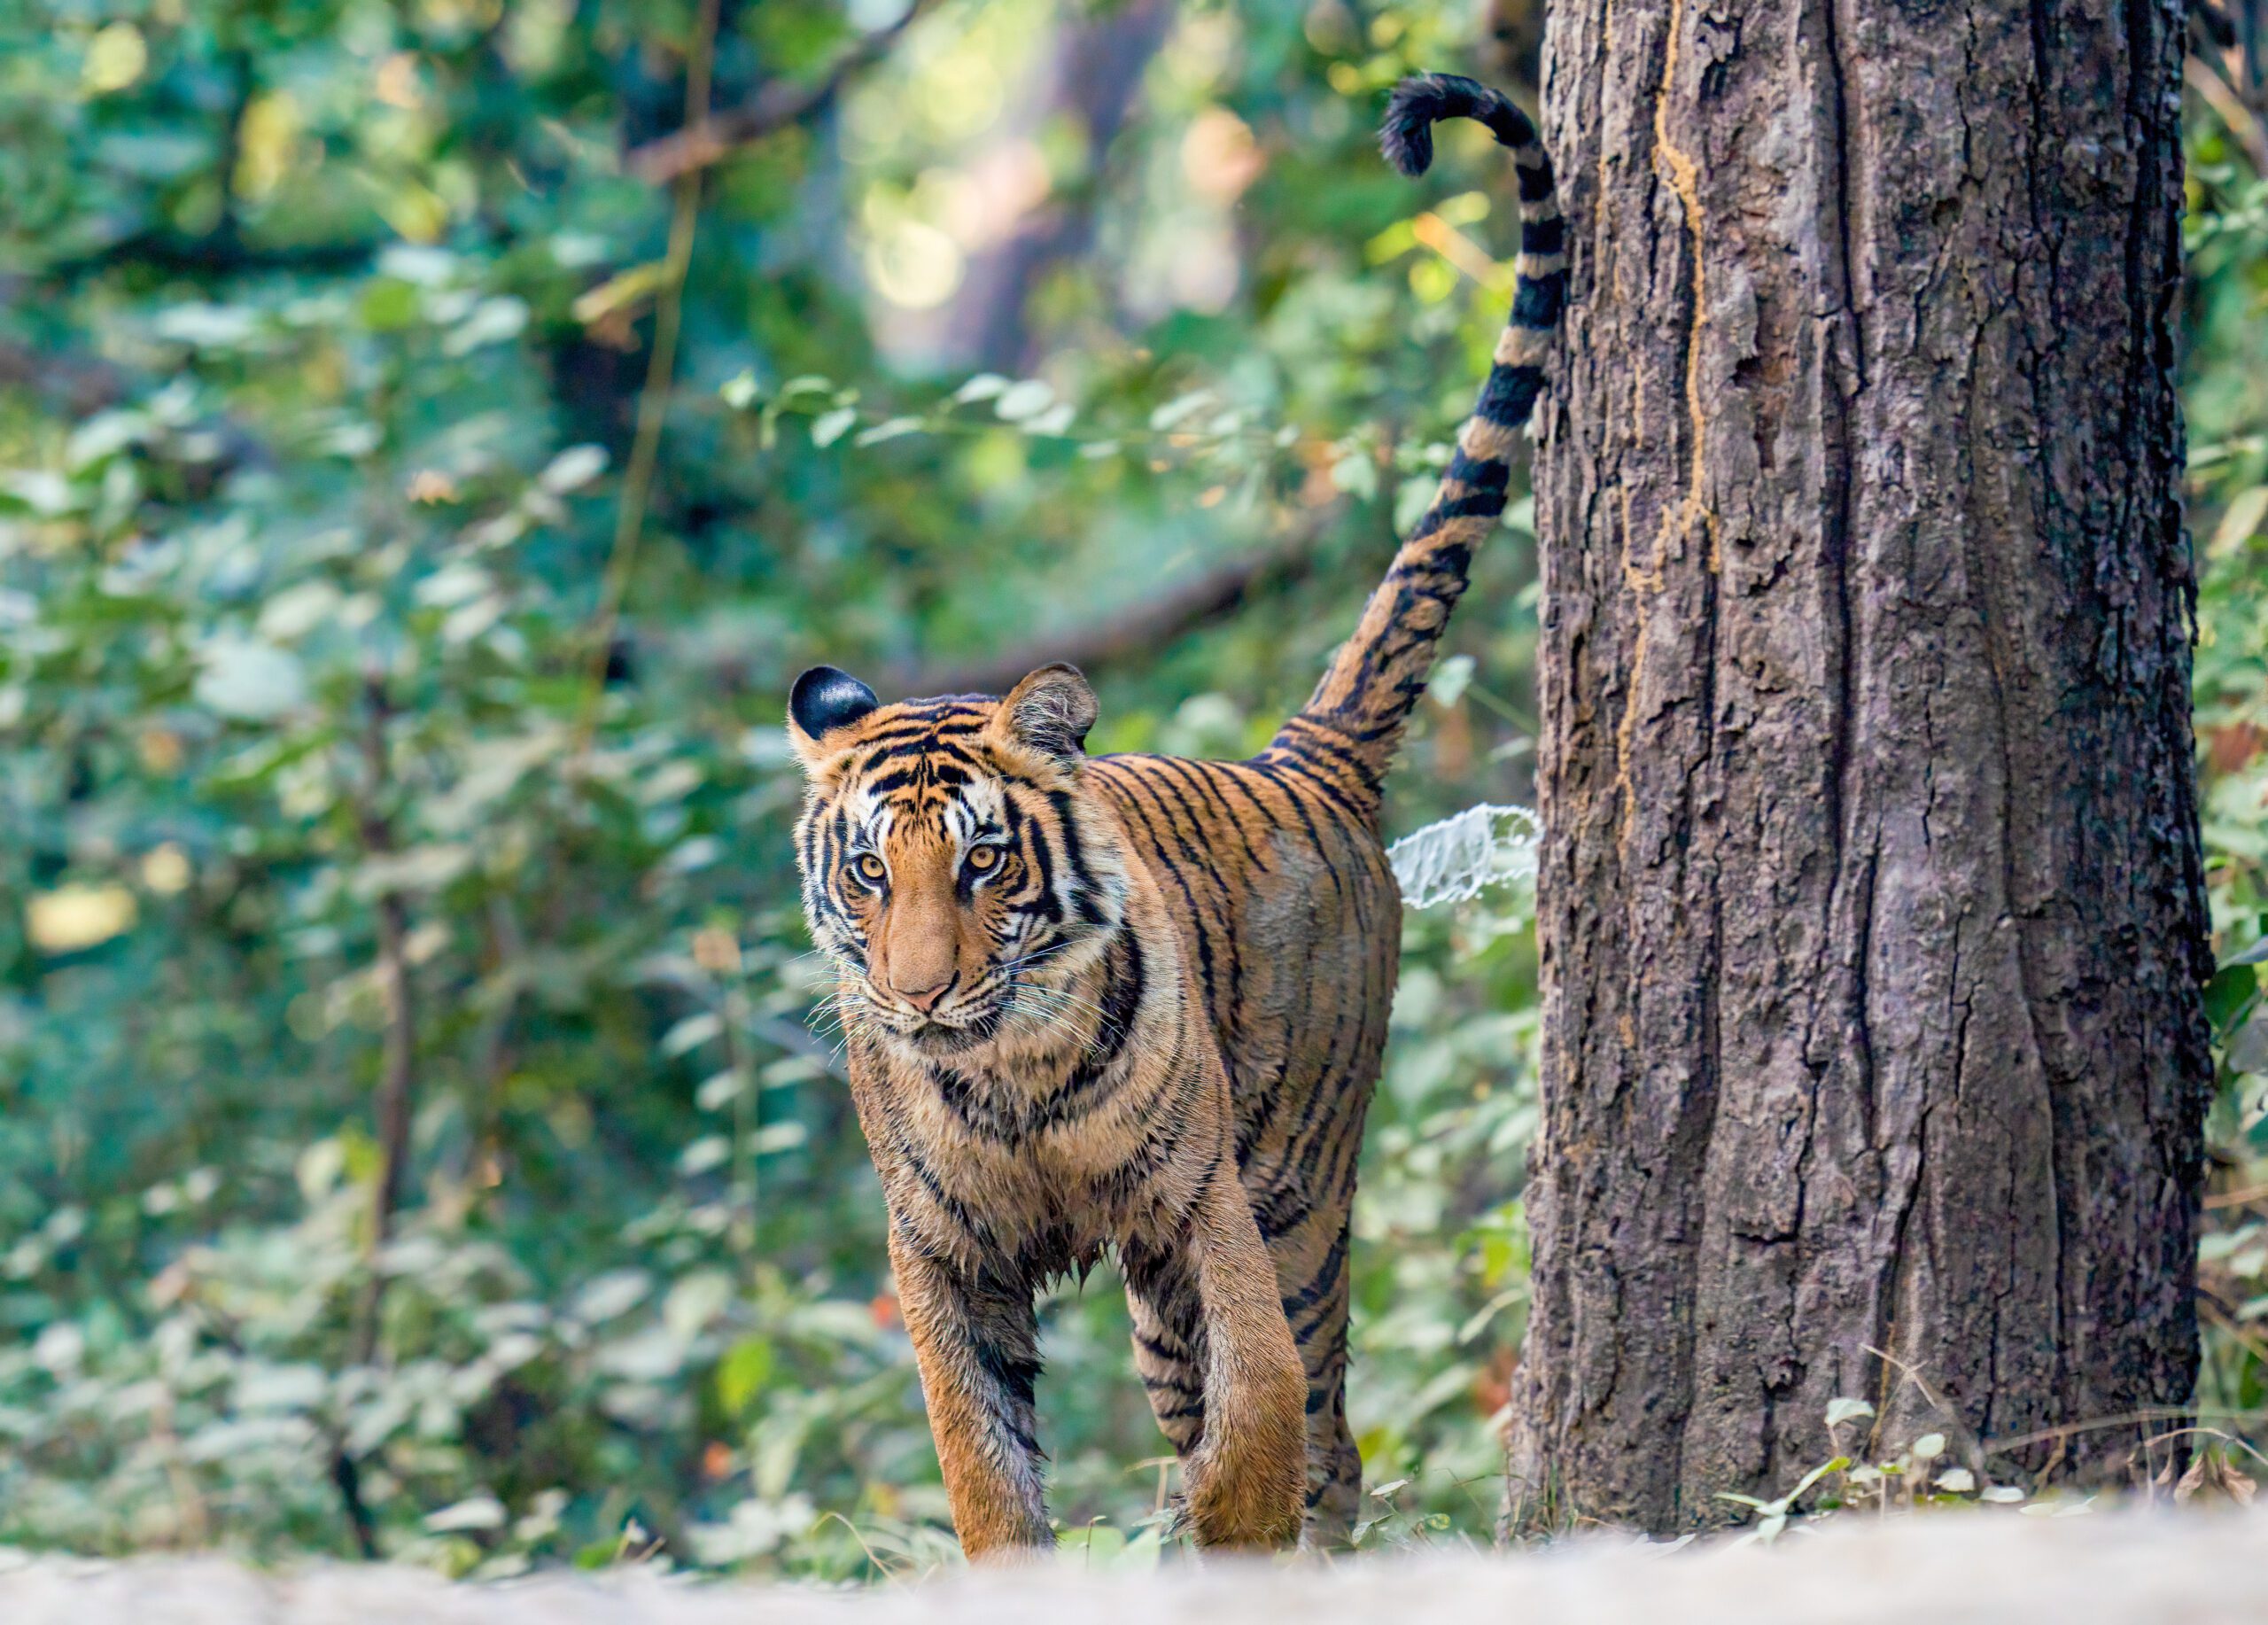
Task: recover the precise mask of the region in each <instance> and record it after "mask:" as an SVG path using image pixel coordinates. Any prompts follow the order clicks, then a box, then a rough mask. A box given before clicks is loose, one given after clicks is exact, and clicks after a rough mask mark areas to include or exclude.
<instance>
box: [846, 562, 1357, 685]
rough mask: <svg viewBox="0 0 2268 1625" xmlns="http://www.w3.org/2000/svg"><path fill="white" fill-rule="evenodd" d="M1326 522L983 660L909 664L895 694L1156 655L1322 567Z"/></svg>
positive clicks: (895, 681) (1008, 680)
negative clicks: (1320, 542) (1320, 539)
mask: <svg viewBox="0 0 2268 1625" xmlns="http://www.w3.org/2000/svg"><path fill="white" fill-rule="evenodd" d="M1321 529H1322V525H1321V524H1320V523H1317V524H1314V525H1302V526H1301V528H1300V530H1299V531H1298V532H1297V533H1294V534H1293V535H1292V536H1289V537H1286V538H1285V540H1282V541H1279V542H1278V543H1276V544H1275V545H1274V546H1272V547H1269V548H1262V550H1261V551H1259V552H1257V553H1254V555H1252V556H1250V557H1249V558H1242V559H1239V560H1237V561H1235V562H1234V563H1233V564H1223V565H1220V566H1218V567H1217V568H1216V569H1213V570H1208V571H1205V572H1204V573H1202V574H1200V575H1197V576H1193V577H1192V578H1191V579H1188V580H1186V581H1184V582H1180V583H1178V584H1177V585H1176V586H1174V587H1169V588H1168V589H1167V590H1166V591H1164V592H1162V593H1161V594H1159V595H1158V596H1156V597H1155V598H1153V599H1150V600H1148V601H1147V602H1146V603H1137V604H1132V605H1130V606H1129V607H1127V608H1126V609H1123V610H1119V611H1118V612H1116V613H1115V614H1113V615H1111V616H1109V617H1107V618H1105V619H1102V620H1099V621H1096V622H1094V623H1093V624H1092V625H1090V626H1081V627H1077V628H1075V629H1073V630H1071V631H1068V632H1065V633H1062V634H1058V635H1056V636H1054V637H1048V638H1038V639H1035V640H1034V641H1032V642H1030V643H1028V644H1025V645H1023V646H1021V647H1020V648H1016V649H1009V650H1006V652H1004V653H1002V654H999V655H997V656H993V657H990V658H986V659H981V660H971V661H967V662H962V663H958V664H956V663H953V662H950V661H944V662H938V663H936V664H935V665H923V666H911V665H909V666H901V667H898V668H897V669H896V670H894V671H892V672H890V673H888V674H887V681H888V684H889V688H890V691H891V692H893V693H900V694H908V695H930V694H1006V692H1007V691H1008V690H1009V689H1010V688H1013V687H1014V685H1015V683H1016V681H1017V680H1018V679H1020V678H1021V677H1022V676H1023V675H1024V674H1025V673H1028V672H1030V671H1033V670H1035V669H1037V667H1040V666H1043V665H1047V664H1049V663H1050V662H1051V661H1057V660H1061V661H1066V662H1068V663H1069V664H1070V665H1076V666H1078V667H1080V668H1081V669H1082V670H1086V671H1093V670H1097V669H1099V668H1101V667H1104V666H1107V665H1113V664H1115V663H1116V662H1118V661H1122V660H1127V659H1130V658H1132V657H1136V656H1138V655H1153V654H1154V653H1156V652H1157V650H1158V649H1159V648H1160V647H1161V645H1164V644H1167V643H1170V642H1172V641H1174V640H1175V639H1177V638H1179V637H1182V636H1184V635H1185V634H1189V633H1192V632H1194V631H1196V630H1197V629H1198V628H1199V627H1200V626H1208V625H1210V624H1211V623H1213V622H1215V621H1218V620H1222V619H1225V618H1227V617H1228V616H1230V615H1231V614H1233V613H1235V612H1236V611H1237V610H1239V609H1241V608H1242V607H1243V606H1244V604H1245V603H1246V602H1247V600H1248V599H1250V598H1251V597H1253V596H1254V595H1257V594H1258V593H1259V592H1261V591H1262V590H1263V589H1265V588H1269V587H1284V586H1287V585H1289V584H1290V583H1292V582H1293V581H1296V580H1299V579H1301V578H1303V577H1305V576H1308V575H1310V574H1312V573H1313V572H1314V570H1315V565H1316V560H1315V548H1314V542H1315V539H1316V536H1317V534H1318V533H1320V531H1321Z"/></svg>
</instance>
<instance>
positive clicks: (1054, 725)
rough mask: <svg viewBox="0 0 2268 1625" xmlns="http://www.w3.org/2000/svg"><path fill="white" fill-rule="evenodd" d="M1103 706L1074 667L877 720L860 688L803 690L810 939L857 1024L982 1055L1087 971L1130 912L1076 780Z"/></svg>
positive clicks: (905, 708)
mask: <svg viewBox="0 0 2268 1625" xmlns="http://www.w3.org/2000/svg"><path fill="white" fill-rule="evenodd" d="M1094 720H1095V696H1094V691H1093V690H1092V689H1091V688H1088V686H1087V680H1086V679H1085V678H1084V677H1082V676H1081V675H1080V674H1079V673H1078V671H1077V670H1076V668H1075V667H1072V666H1068V665H1049V666H1043V667H1042V668H1040V669H1039V670H1038V671H1037V672H1034V673H1032V674H1031V675H1030V676H1029V677H1027V678H1025V679H1024V680H1022V681H1021V682H1020V683H1018V684H1017V685H1016V687H1015V688H1014V691H1013V692H1012V693H1010V694H1009V695H1008V696H1007V697H1006V699H998V700H996V699H992V698H990V697H987V696H970V695H962V696H952V697H950V698H945V699H931V700H906V701H904V702H901V703H899V704H891V705H884V704H882V703H881V702H880V701H879V700H878V699H876V698H875V696H874V690H873V689H871V688H868V687H866V684H864V683H862V682H860V681H859V680H858V679H857V678H855V677H852V676H850V674H849V673H844V672H839V671H836V670H835V668H834V667H832V666H816V667H813V668H812V670H810V671H808V672H805V673H804V674H803V675H802V676H801V677H799V678H797V679H796V687H795V691H794V693H793V694H792V695H791V696H789V699H788V741H789V743H791V744H792V745H793V746H794V748H795V751H796V756H797V758H799V759H800V760H801V761H802V763H803V765H804V776H805V779H806V781H807V787H806V789H805V793H804V812H803V816H802V818H801V819H800V820H798V822H797V824H796V864H797V867H799V868H800V870H801V871H802V875H803V887H804V914H805V916H806V918H807V919H808V920H809V921H810V922H811V929H812V940H813V941H814V942H815V943H817V945H819V949H820V950H821V951H822V952H824V953H826V955H827V957H828V958H829V959H830V960H833V961H834V963H835V967H836V968H837V969H838V970H839V971H840V972H841V973H842V979H843V993H844V995H845V996H846V997H847V998H848V999H850V1001H851V1005H852V1008H851V1009H850V1011H849V1012H848V1014H849V1015H852V1016H854V1017H860V1018H863V1019H864V1020H865V1021H866V1022H867V1023H869V1024H870V1025H871V1027H873V1028H878V1029H880V1030H881V1031H882V1034H884V1035H887V1036H889V1037H891V1038H897V1039H898V1040H901V1041H903V1042H905V1043H906V1044H909V1045H911V1046H914V1047H916V1048H919V1049H922V1050H927V1051H933V1052H935V1051H947V1052H950V1051H957V1050H963V1049H967V1048H971V1047H973V1046H977V1045H980V1044H983V1043H986V1042H988V1041H989V1040H990V1039H991V1038H994V1037H995V1036H996V1035H997V1034H998V1033H999V1032H1000V1030H1002V1028H1003V1026H1004V1024H1005V1023H1006V1022H1007V1020H1008V1018H1009V1017H1010V1016H1011V1015H1014V1014H1015V1013H1016V1012H1017V1010H1018V1008H1019V1007H1020V1006H1025V1007H1030V1008H1032V1009H1035V1010H1038V1011H1041V1012H1043V1013H1044V1012H1045V1010H1046V1008H1047V1007H1048V994H1047V991H1046V990H1047V989H1049V988H1050V987H1059V988H1060V985H1061V983H1062V981H1063V979H1064V978H1065V977H1066V976H1069V975H1072V974H1075V973H1076V971H1077V970H1078V969H1079V968H1082V967H1084V965H1086V964H1090V963H1091V962H1092V959H1093V956H1094V955H1096V954H1098V953H1099V952H1100V951H1101V949H1102V948H1103V946H1104V945H1106V944H1107V941H1108V939H1109V937H1110V934H1111V933H1112V932H1114V931H1115V930H1116V929H1118V927H1119V923H1120V921H1121V919H1122V916H1123V914H1124V910H1125V902H1126V863H1125V858H1124V854H1123V852H1122V849H1121V847H1120V845H1119V843H1118V837H1117V836H1116V833H1115V826H1114V825H1113V823H1112V821H1111V820H1109V819H1108V818H1107V816H1105V815H1103V814H1101V813H1100V812H1099V811H1098V810H1097V809H1096V808H1095V807H1094V806H1093V805H1091V802H1090V801H1089V798H1088V796H1087V793H1086V791H1085V789H1084V787H1083V785H1082V783H1081V770H1082V768H1083V767H1084V765H1085V761H1086V755H1085V742H1086V736H1087V730H1088V729H1089V728H1091V727H1093V726H1094Z"/></svg>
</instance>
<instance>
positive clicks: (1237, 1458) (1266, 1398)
mask: <svg viewBox="0 0 2268 1625" xmlns="http://www.w3.org/2000/svg"><path fill="white" fill-rule="evenodd" d="M1128 1262H1129V1264H1130V1268H1129V1271H1128V1275H1129V1285H1130V1288H1131V1289H1132V1290H1133V1291H1134V1292H1136V1293H1137V1294H1138V1295H1139V1296H1140V1298H1141V1300H1142V1302H1143V1304H1144V1308H1143V1310H1141V1311H1140V1312H1141V1314H1142V1316H1143V1318H1153V1317H1159V1316H1162V1317H1166V1318H1170V1319H1171V1320H1173V1321H1177V1322H1179V1323H1181V1325H1182V1326H1183V1327H1184V1331H1183V1332H1182V1333H1181V1341H1183V1342H1184V1346H1186V1347H1187V1348H1188V1349H1189V1350H1190V1352H1191V1354H1192V1355H1193V1356H1194V1357H1195V1362H1196V1365H1197V1376H1198V1379H1199V1381H1200V1385H1201V1387H1202V1389H1203V1405H1204V1420H1203V1422H1202V1424H1201V1431H1200V1433H1199V1435H1198V1437H1197V1438H1196V1439H1195V1441H1194V1442H1192V1444H1191V1445H1190V1446H1189V1447H1188V1448H1186V1449H1184V1451H1183V1473H1184V1481H1185V1489H1184V1497H1183V1504H1184V1511H1185V1512H1186V1515H1187V1517H1188V1520H1189V1525H1190V1531H1191V1533H1192V1535H1194V1536H1196V1539H1197V1543H1198V1544H1199V1545H1200V1546H1207V1547H1228V1548H1271V1547H1282V1546H1290V1545H1292V1544H1293V1543H1296V1542H1297V1541H1298V1539H1299V1536H1300V1524H1301V1519H1302V1517H1303V1516H1304V1514H1305V1512H1306V1504H1305V1493H1304V1492H1305V1489H1306V1483H1307V1393H1308V1383H1307V1372H1306V1368H1305V1366H1304V1365H1302V1364H1301V1360H1300V1354H1299V1349H1298V1348H1297V1346H1296V1345H1295V1344H1294V1343H1293V1340H1292V1329H1291V1326H1290V1324H1289V1323H1288V1322H1287V1321H1286V1320H1285V1318H1284V1306H1283V1303H1282V1302H1281V1300H1280V1299H1279V1298H1278V1295H1277V1291H1276V1271H1275V1268H1274V1266H1273V1265H1272V1264H1271V1263H1270V1261H1269V1257H1268V1250H1267V1248H1266V1247H1265V1246H1264V1245H1263V1244H1262V1241H1261V1239H1260V1230H1259V1226H1258V1225H1255V1224H1254V1221H1253V1217H1252V1209H1251V1206H1250V1204H1249V1203H1248V1202H1247V1201H1246V1199H1245V1194H1244V1188H1243V1186H1242V1185H1241V1184H1240V1183H1239V1181H1238V1178H1237V1174H1236V1168H1235V1165H1234V1163H1233V1162H1232V1161H1231V1159H1230V1157H1229V1155H1228V1153H1227V1151H1226V1148H1225V1147H1223V1150H1222V1152H1221V1155H1220V1156H1219V1159H1218V1160H1217V1161H1216V1162H1215V1164H1214V1165H1213V1167H1212V1169H1211V1170H1210V1172H1209V1173H1208V1177H1207V1179H1206V1183H1205V1186H1204V1187H1203V1190H1202V1192H1201V1193H1200V1196H1199V1198H1198V1201H1197V1204H1196V1207H1195V1209H1194V1210H1193V1212H1192V1215H1191V1222H1190V1225H1189V1227H1188V1229H1187V1231H1186V1232H1184V1240H1183V1241H1182V1243H1181V1245H1180V1246H1179V1247H1178V1248H1176V1249H1174V1251H1173V1252H1171V1253H1169V1254H1167V1255H1164V1256H1153V1257H1145V1258H1140V1259H1138V1260H1137V1259H1132V1258H1130V1260H1129V1261H1128ZM1158 1397H1159V1395H1158V1394H1156V1393H1153V1402H1154V1401H1155V1400H1156V1399H1157V1398H1158ZM1177 1442H1179V1441H1178V1440H1177Z"/></svg>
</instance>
